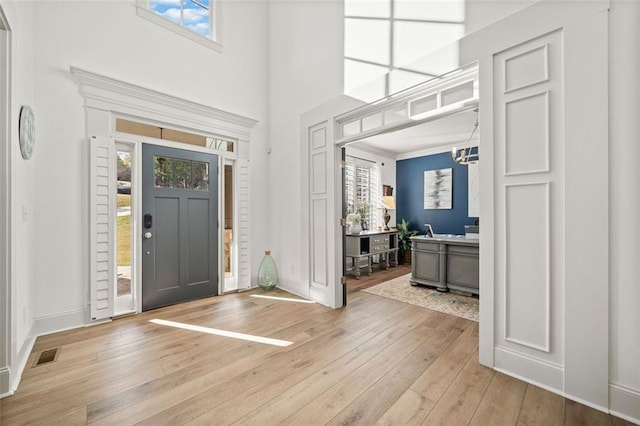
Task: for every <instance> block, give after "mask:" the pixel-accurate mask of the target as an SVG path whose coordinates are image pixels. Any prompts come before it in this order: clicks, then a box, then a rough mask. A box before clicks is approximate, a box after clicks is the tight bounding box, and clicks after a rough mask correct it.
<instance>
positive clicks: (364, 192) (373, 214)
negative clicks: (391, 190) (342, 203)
mask: <svg viewBox="0 0 640 426" xmlns="http://www.w3.org/2000/svg"><path fill="white" fill-rule="evenodd" d="M345 195H346V199H347V213H360V214H361V215H362V216H363V217H362V220H363V221H366V222H367V224H368V225H369V229H376V228H377V226H378V225H379V224H381V223H382V222H381V220H380V209H379V207H380V202H381V196H382V194H381V190H380V172H379V169H378V165H377V164H376V163H374V162H371V161H366V160H360V159H357V158H354V157H349V156H347V159H346V164H345Z"/></svg>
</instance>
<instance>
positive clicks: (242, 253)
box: [237, 159, 251, 290]
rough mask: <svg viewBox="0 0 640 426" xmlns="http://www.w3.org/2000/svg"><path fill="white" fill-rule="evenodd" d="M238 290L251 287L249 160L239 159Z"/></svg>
mask: <svg viewBox="0 0 640 426" xmlns="http://www.w3.org/2000/svg"><path fill="white" fill-rule="evenodd" d="M237 167H238V179H237V180H238V289H240V290H241V289H247V288H250V287H251V253H250V252H249V249H250V245H249V223H250V221H249V219H250V217H249V160H242V159H238V161H237Z"/></svg>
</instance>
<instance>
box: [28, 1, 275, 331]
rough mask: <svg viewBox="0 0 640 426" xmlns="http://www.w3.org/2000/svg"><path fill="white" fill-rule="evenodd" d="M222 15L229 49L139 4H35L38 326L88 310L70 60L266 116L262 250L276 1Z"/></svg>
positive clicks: (254, 160)
mask: <svg viewBox="0 0 640 426" xmlns="http://www.w3.org/2000/svg"><path fill="white" fill-rule="evenodd" d="M221 13H222V16H223V17H224V19H223V23H224V25H223V26H222V28H221V31H222V41H223V43H224V48H223V52H222V54H220V53H217V52H214V51H212V50H210V49H207V48H205V47H203V46H201V45H199V44H197V43H194V42H193V41H191V40H189V39H187V38H184V37H181V36H178V35H176V34H174V33H172V32H170V31H167V30H166V29H164V28H161V27H159V26H157V25H155V24H153V23H151V22H149V21H147V20H144V19H141V18H139V17H138V16H136V12H135V8H134V7H133V3H132V2H106V1H105V2H103V1H94V2H57V1H56V2H39V3H37V4H36V7H35V27H36V28H37V31H35V33H36V34H37V37H36V44H35V49H36V51H37V55H36V59H35V68H34V69H35V72H34V76H33V81H34V82H35V101H36V105H35V111H36V122H37V132H38V135H39V137H38V145H37V146H36V153H35V155H34V159H33V161H32V163H31V165H32V166H33V169H32V170H31V179H32V180H33V181H34V182H37V185H36V187H37V190H36V191H35V194H34V200H35V202H34V209H33V210H34V213H33V216H32V220H33V223H34V230H35V232H36V234H37V239H36V240H35V242H36V243H37V244H36V245H35V249H34V254H35V260H34V261H32V262H30V265H29V267H30V268H29V270H34V271H35V272H34V273H35V277H34V278H35V283H36V284H35V285H36V290H37V291H36V294H35V299H34V304H33V307H34V312H35V317H36V320H37V324H38V328H37V331H38V332H41V331H48V330H47V328H52V329H56V328H61V327H65V326H73V325H76V324H74V322H75V321H76V319H77V318H78V316H79V315H80V313H82V312H84V310H85V309H86V308H87V291H88V276H89V271H88V184H87V182H88V166H87V159H88V149H87V148H88V145H87V142H86V139H85V121H84V120H85V116H84V109H83V99H82V97H81V95H80V92H79V90H78V85H77V83H76V82H75V80H74V79H73V78H72V76H71V74H70V72H69V66H75V67H78V68H83V69H86V70H88V71H92V72H96V73H99V74H103V75H105V76H108V77H113V78H116V79H120V80H123V81H126V82H130V83H133V84H136V85H139V86H143V87H147V88H150V89H154V90H157V91H161V92H164V93H167V94H171V95H175V96H179V97H181V98H185V99H188V100H191V101H195V102H199V103H202V104H206V105H209V106H212V107H215V108H218V109H222V110H226V111H229V112H233V113H237V114H240V115H244V116H248V117H251V118H254V119H257V120H259V121H260V124H258V126H257V128H256V129H255V130H254V132H253V135H252V140H251V144H250V149H251V154H250V157H251V164H252V168H251V173H252V175H251V184H252V187H251V194H252V200H251V209H252V224H251V226H252V230H251V237H252V243H253V247H254V248H256V247H260V246H262V245H264V241H265V240H266V238H267V233H266V231H265V230H266V228H267V226H266V225H267V222H266V216H265V215H264V214H263V206H264V205H265V204H266V200H267V178H268V176H267V169H266V161H265V159H266V154H265V150H264V146H265V144H266V137H267V131H268V123H267V121H268V115H267V74H266V73H265V72H264V70H266V69H267V42H266V37H265V35H266V33H267V21H266V19H265V16H266V13H267V5H266V3H264V2H224V3H222V11H221ZM21 189H22V188H18V190H17V191H16V192H17V193H20V192H21ZM253 258H254V259H258V255H257V254H256V255H254V256H253ZM254 265H256V267H257V260H255V261H254ZM254 273H255V272H254Z"/></svg>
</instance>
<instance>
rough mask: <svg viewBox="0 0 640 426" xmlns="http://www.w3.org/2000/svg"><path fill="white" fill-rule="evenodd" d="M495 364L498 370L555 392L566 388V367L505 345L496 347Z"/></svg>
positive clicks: (560, 391)
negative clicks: (504, 346)
mask: <svg viewBox="0 0 640 426" xmlns="http://www.w3.org/2000/svg"><path fill="white" fill-rule="evenodd" d="M494 366H495V368H496V370H498V371H501V372H504V373H505V374H508V375H510V376H513V377H517V378H518V379H521V380H523V381H525V382H527V383H531V384H534V385H536V386H539V387H541V388H543V389H547V390H550V391H552V392H555V393H562V392H563V389H564V369H563V368H562V366H559V365H555V364H551V363H548V362H545V361H542V360H539V359H536V358H533V357H530V356H528V355H525V354H523V353H520V352H516V351H513V350H511V349H507V348H503V347H498V346H496V347H495V350H494Z"/></svg>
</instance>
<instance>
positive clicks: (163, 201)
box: [142, 144, 218, 311]
mask: <svg viewBox="0 0 640 426" xmlns="http://www.w3.org/2000/svg"><path fill="white" fill-rule="evenodd" d="M142 215H143V220H142V259H143V260H142V310H143V311H146V310H149V309H153V308H158V307H161V306H167V305H172V304H176V303H180V302H185V301H187V300H193V299H198V298H201V297H207V296H215V295H216V294H217V293H218V278H217V274H218V244H217V224H218V156H217V155H213V154H204V153H200V152H192V151H185V150H181V149H174V148H166V147H159V146H155V145H149V144H144V145H143V148H142Z"/></svg>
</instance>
